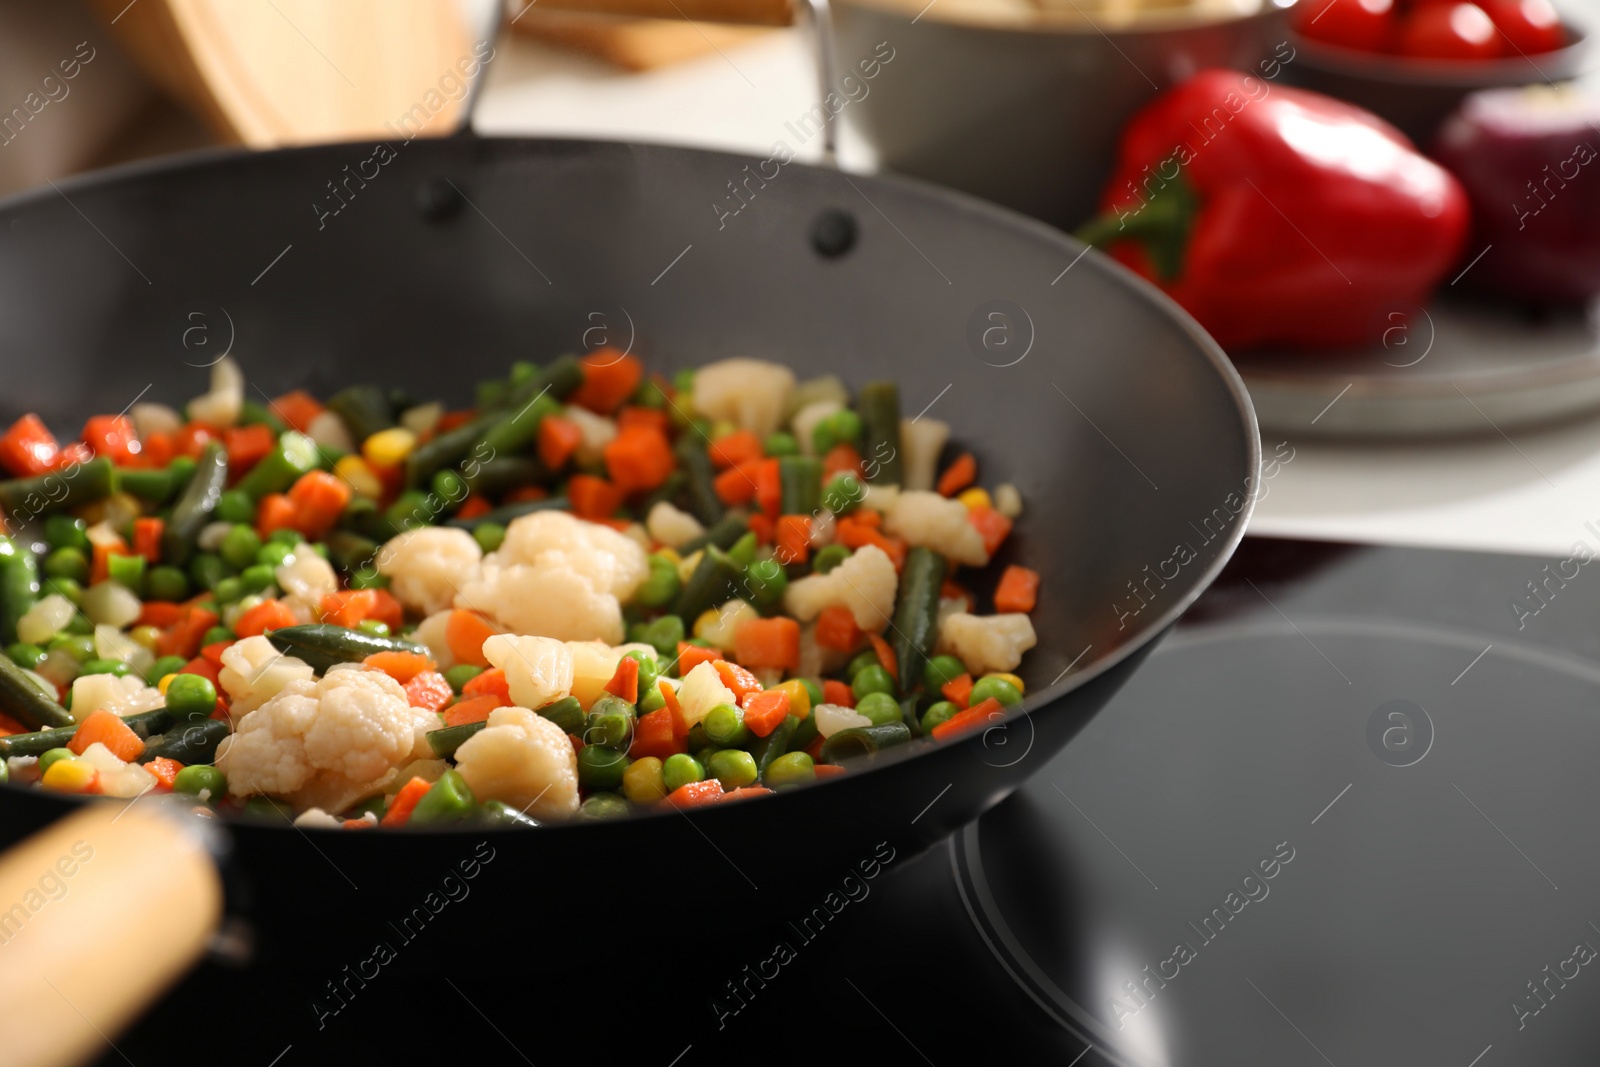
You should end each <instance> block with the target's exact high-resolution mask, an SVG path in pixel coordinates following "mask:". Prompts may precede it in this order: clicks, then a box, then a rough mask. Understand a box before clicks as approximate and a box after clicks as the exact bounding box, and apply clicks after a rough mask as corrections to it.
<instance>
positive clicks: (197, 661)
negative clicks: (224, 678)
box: [178, 656, 222, 700]
mask: <svg viewBox="0 0 1600 1067" xmlns="http://www.w3.org/2000/svg"><path fill="white" fill-rule="evenodd" d="M178 673H179V674H198V675H199V676H200V677H202V678H204V679H205V680H206V681H208V682H210V683H211V684H212V685H215V686H218V687H219V688H220V686H221V673H222V671H221V668H219V667H218V666H217V665H216V664H215V663H212V662H211V661H210V660H208V659H206V658H205V657H204V656H196V657H195V658H194V659H192V660H190V661H189V662H188V663H185V664H184V665H183V669H182V670H180V671H179V672H178ZM218 699H219V700H220V699H221V698H220V697H219V698H218Z"/></svg>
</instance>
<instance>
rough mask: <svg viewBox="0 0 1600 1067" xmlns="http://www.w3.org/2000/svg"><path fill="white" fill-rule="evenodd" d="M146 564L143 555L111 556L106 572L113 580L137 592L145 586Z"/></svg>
mask: <svg viewBox="0 0 1600 1067" xmlns="http://www.w3.org/2000/svg"><path fill="white" fill-rule="evenodd" d="M144 564H145V559H144V557H143V556H131V555H130V556H109V557H107V559H106V573H107V575H108V576H109V577H110V579H111V580H112V581H113V582H116V583H118V584H120V585H125V586H127V587H128V588H129V589H132V590H133V591H134V592H135V593H137V592H139V591H140V590H141V589H143V588H144Z"/></svg>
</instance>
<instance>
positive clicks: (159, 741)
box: [139, 719, 230, 765]
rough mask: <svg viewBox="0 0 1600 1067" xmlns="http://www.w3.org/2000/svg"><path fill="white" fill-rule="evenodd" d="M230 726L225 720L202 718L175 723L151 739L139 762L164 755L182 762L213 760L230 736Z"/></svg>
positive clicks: (210, 761) (211, 761) (206, 761)
mask: <svg viewBox="0 0 1600 1067" xmlns="http://www.w3.org/2000/svg"><path fill="white" fill-rule="evenodd" d="M229 730H230V727H229V725H228V721H227V720H226V719H203V720H201V721H199V722H186V723H181V724H180V723H174V724H173V725H172V727H171V728H170V729H168V730H167V732H166V733H164V734H162V735H161V736H160V737H158V738H152V739H151V740H150V741H149V742H147V743H146V744H145V746H144V752H142V753H141V754H140V755H139V762H140V763H149V762H150V761H151V760H153V759H157V758H159V757H164V758H166V759H171V760H177V761H178V762H179V763H182V764H186V765H187V764H191V763H214V762H216V758H217V745H218V744H219V743H220V742H221V741H222V739H223V738H224V737H227V736H228V732H229Z"/></svg>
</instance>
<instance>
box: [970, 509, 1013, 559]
mask: <svg viewBox="0 0 1600 1067" xmlns="http://www.w3.org/2000/svg"><path fill="white" fill-rule="evenodd" d="M967 521H968V522H970V523H972V525H973V526H975V527H977V529H978V533H980V534H981V535H983V547H984V551H986V552H988V553H989V554H990V555H991V556H992V555H994V553H995V549H997V548H999V547H1000V545H1001V543H1002V542H1003V541H1005V539H1006V537H1007V535H1009V534H1010V533H1011V520H1010V519H1008V518H1006V517H1005V516H1004V515H1002V514H1000V513H999V512H998V511H996V510H995V509H994V508H990V507H984V506H983V505H981V504H980V505H979V506H977V507H975V508H968V509H967Z"/></svg>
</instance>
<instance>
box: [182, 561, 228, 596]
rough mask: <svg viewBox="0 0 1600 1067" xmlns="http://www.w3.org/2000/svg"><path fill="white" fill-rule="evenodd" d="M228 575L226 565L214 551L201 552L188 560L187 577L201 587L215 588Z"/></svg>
mask: <svg viewBox="0 0 1600 1067" xmlns="http://www.w3.org/2000/svg"><path fill="white" fill-rule="evenodd" d="M227 576H228V565H227V564H225V563H223V562H222V557H221V556H219V555H217V554H216V553H214V552H202V553H200V554H199V555H197V556H195V557H194V559H192V560H190V561H189V577H190V578H191V579H192V580H193V581H194V584H195V585H197V586H199V587H200V588H201V589H215V588H216V587H217V583H218V582H220V581H222V579H224V578H226V577H227Z"/></svg>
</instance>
